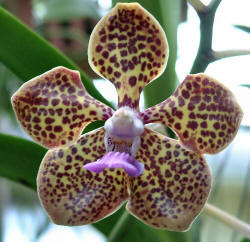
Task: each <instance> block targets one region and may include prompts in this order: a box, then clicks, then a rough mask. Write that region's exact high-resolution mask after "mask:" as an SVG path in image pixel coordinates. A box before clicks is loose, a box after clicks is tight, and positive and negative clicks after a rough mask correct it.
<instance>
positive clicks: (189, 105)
mask: <svg viewBox="0 0 250 242" xmlns="http://www.w3.org/2000/svg"><path fill="white" fill-rule="evenodd" d="M194 108H195V107H194V105H193V104H192V103H189V104H188V110H190V111H193V110H194Z"/></svg>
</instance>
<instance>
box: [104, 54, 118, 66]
mask: <svg viewBox="0 0 250 242" xmlns="http://www.w3.org/2000/svg"><path fill="white" fill-rule="evenodd" d="M109 61H110V62H111V63H115V62H117V57H116V55H113V56H111V57H110V58H109ZM103 64H104V63H103Z"/></svg>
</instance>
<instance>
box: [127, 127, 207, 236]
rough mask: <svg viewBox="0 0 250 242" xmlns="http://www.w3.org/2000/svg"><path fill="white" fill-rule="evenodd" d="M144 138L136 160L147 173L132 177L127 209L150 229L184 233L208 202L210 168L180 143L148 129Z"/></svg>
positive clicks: (199, 156)
mask: <svg viewBox="0 0 250 242" xmlns="http://www.w3.org/2000/svg"><path fill="white" fill-rule="evenodd" d="M141 139H142V144H141V147H140V148H139V150H138V153H137V156H136V158H137V159H138V160H139V161H140V162H143V164H144V166H145V170H144V171H143V173H142V175H141V176H139V177H136V178H130V186H129V189H130V197H129V201H128V204H127V209H128V210H129V211H130V212H131V213H132V214H133V215H135V216H136V217H137V218H139V219H140V220H142V221H143V222H144V223H146V224H148V225H150V226H153V227H156V228H162V229H168V230H175V231H184V230H186V229H188V228H189V226H190V224H191V223H192V221H193V220H194V219H195V217H196V216H197V215H198V214H199V213H200V211H201V209H202V208H203V206H204V204H205V202H206V201H207V197H208V194H209V191H210V187H211V173H210V169H209V167H208V165H207V163H206V161H205V159H204V157H203V156H202V155H199V154H197V153H194V152H193V151H191V150H189V149H187V148H185V147H184V146H183V145H182V144H181V143H180V142H179V141H177V140H173V139H170V138H168V137H165V136H163V135H162V134H159V133H156V132H154V131H151V130H149V129H147V128H146V129H145V132H144V133H143V135H142V137H141Z"/></svg>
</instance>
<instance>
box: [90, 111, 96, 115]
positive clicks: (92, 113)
mask: <svg viewBox="0 0 250 242" xmlns="http://www.w3.org/2000/svg"><path fill="white" fill-rule="evenodd" d="M89 114H90V115H93V116H96V115H97V113H96V111H94V110H92V111H90V112H89Z"/></svg>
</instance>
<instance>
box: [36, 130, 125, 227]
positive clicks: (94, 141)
mask: <svg viewBox="0 0 250 242" xmlns="http://www.w3.org/2000/svg"><path fill="white" fill-rule="evenodd" d="M104 132H105V131H104V129H103V128H100V129H98V130H95V131H92V132H90V133H87V134H85V135H83V136H82V137H81V138H80V139H79V140H78V141H77V142H76V143H75V144H73V145H71V146H69V147H67V148H61V149H59V148H57V149H52V150H49V151H48V153H47V154H46V155H45V157H44V159H43V161H42V163H41V166H40V170H39V173H38V178H37V186H38V194H39V197H40V200H41V203H42V204H43V207H44V209H45V210H46V211H47V213H48V215H49V216H50V218H51V220H52V221H53V222H54V223H56V224H61V225H83V224H89V223H94V222H96V221H98V220H100V219H102V218H104V217H105V216H107V215H109V214H110V213H112V212H114V211H115V210H116V209H118V208H119V207H120V206H121V205H122V203H123V202H124V201H125V200H126V199H127V197H128V194H127V189H126V184H125V174H124V172H123V171H122V170H121V169H115V170H113V171H112V170H111V169H105V170H104V171H103V172H101V173H100V174H96V173H94V172H90V171H88V170H87V169H85V168H83V165H85V164H87V163H89V162H93V161H96V160H97V159H99V158H100V157H102V156H103V155H104V154H105V153H106V150H105V147H104V143H103V140H104Z"/></svg>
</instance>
